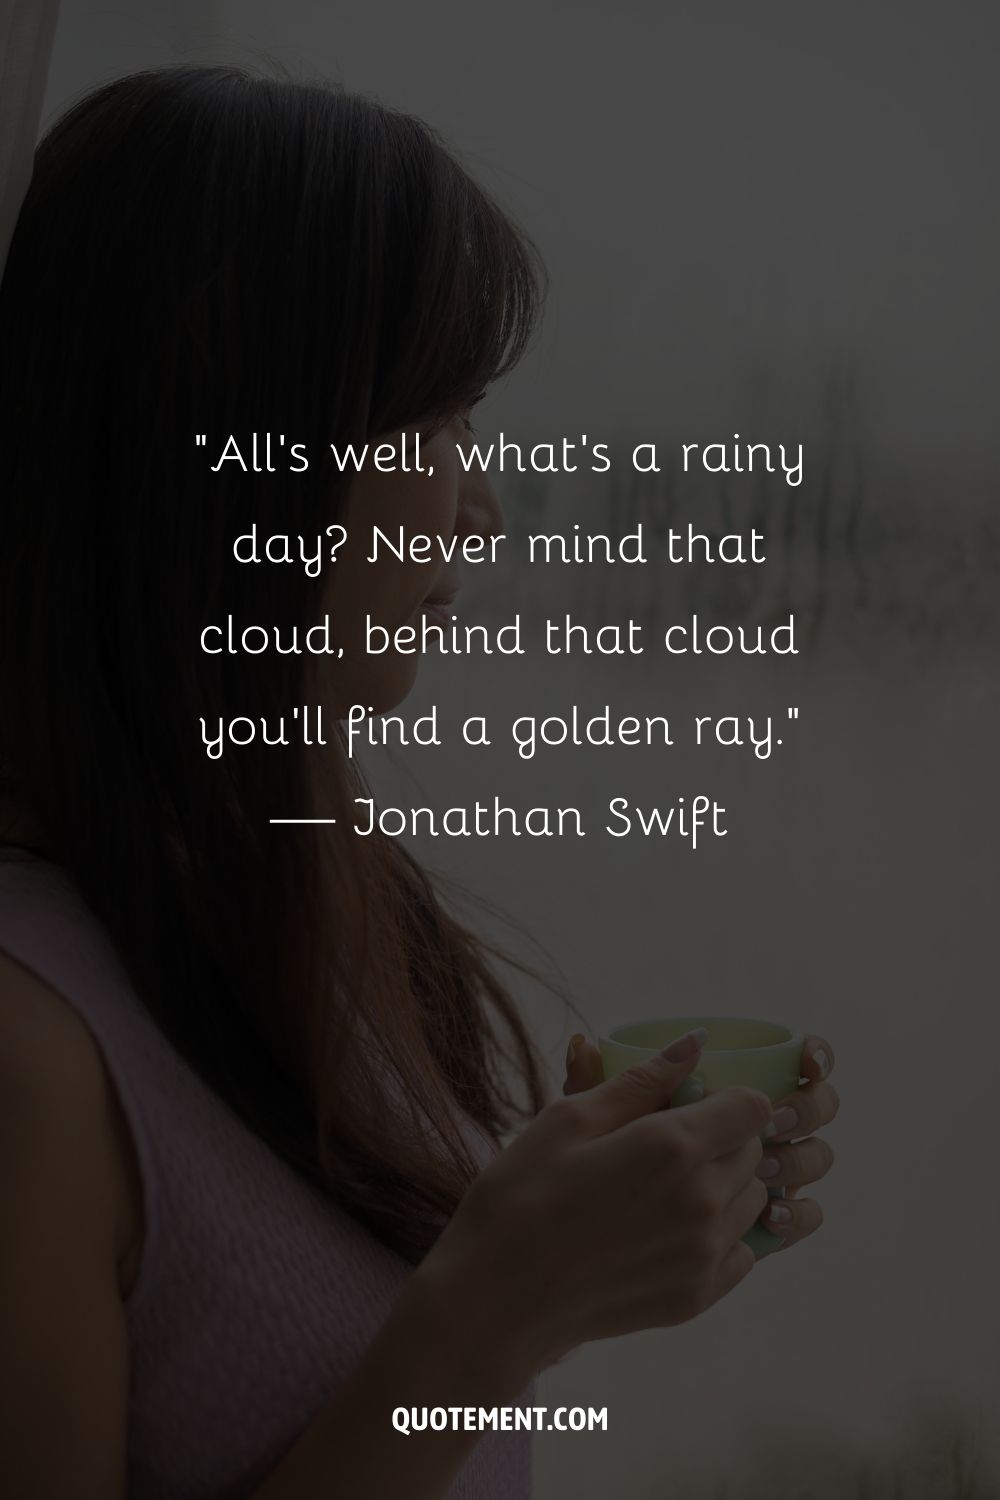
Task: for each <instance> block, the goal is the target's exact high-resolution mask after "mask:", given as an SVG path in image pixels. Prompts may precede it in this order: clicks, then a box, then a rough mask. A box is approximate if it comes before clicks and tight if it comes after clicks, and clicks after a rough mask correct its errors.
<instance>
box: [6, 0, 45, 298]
mask: <svg viewBox="0 0 1000 1500" xmlns="http://www.w3.org/2000/svg"><path fill="white" fill-rule="evenodd" d="M58 10H59V0H0V274H2V272H3V267H4V264H5V263H6V260H7V247H8V246H9V244H10V240H11V235H12V234H13V233H14V225H15V224H16V223H17V216H18V214H19V213H20V211H21V204H22V202H23V201H24V195H25V193H26V192H27V190H28V183H29V182H30V180H31V162H32V157H33V155H34V150H35V141H36V139H37V137H38V125H39V121H40V119H41V113H42V100H43V99H44V97H45V81H46V79H47V77H48V72H49V58H50V57H51V55H52V41H53V38H54V36H55V30H56V16H57V13H58Z"/></svg>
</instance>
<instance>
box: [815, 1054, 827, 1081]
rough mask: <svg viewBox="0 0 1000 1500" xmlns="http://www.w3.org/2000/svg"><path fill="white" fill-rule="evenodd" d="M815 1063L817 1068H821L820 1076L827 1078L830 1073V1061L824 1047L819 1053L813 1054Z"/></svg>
mask: <svg viewBox="0 0 1000 1500" xmlns="http://www.w3.org/2000/svg"><path fill="white" fill-rule="evenodd" d="M813 1061H814V1062H815V1064H816V1066H817V1068H819V1076H820V1077H821V1078H825V1077H826V1075H827V1073H829V1071H830V1059H829V1057H828V1056H827V1054H826V1053H825V1052H824V1050H823V1048H822V1047H820V1049H819V1051H818V1052H814V1053H813Z"/></svg>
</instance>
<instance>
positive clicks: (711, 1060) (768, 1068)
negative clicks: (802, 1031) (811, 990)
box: [599, 1016, 803, 1257]
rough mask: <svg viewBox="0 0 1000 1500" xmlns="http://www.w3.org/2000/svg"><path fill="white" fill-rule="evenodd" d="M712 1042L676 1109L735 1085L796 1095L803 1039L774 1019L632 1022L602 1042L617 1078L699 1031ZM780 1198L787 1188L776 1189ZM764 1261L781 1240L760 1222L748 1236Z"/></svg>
mask: <svg viewBox="0 0 1000 1500" xmlns="http://www.w3.org/2000/svg"><path fill="white" fill-rule="evenodd" d="M699 1026H701V1027H704V1029H705V1030H706V1031H707V1032H708V1040H707V1041H706V1042H705V1045H704V1047H703V1048H702V1054H701V1057H700V1058H699V1060H698V1066H697V1067H696V1068H695V1070H694V1072H693V1073H691V1074H690V1075H689V1076H688V1078H686V1079H685V1080H684V1082H683V1084H682V1085H681V1087H680V1088H679V1089H678V1090H677V1092H676V1093H675V1094H674V1097H673V1099H672V1101H671V1108H676V1107H677V1106H678V1105H684V1104H693V1103H695V1102H696V1101H697V1100H698V1099H700V1098H702V1097H703V1095H704V1093H705V1091H706V1090H708V1089H713V1090H714V1089H724V1088H729V1087H730V1086H731V1085H733V1084H741V1085H743V1086H746V1087H749V1088H753V1089H759V1090H760V1092H761V1093H762V1094H766V1095H767V1097H768V1098H769V1099H770V1100H771V1101H772V1103H774V1102H776V1101H777V1100H778V1099H783V1098H784V1097H785V1096H786V1095H787V1094H793V1093H794V1092H795V1090H796V1089H797V1088H798V1086H799V1082H800V1080H801V1067H802V1047H803V1037H802V1036H801V1035H799V1034H798V1033H796V1032H793V1031H792V1030H791V1029H790V1028H789V1027H788V1026H781V1025H778V1024H777V1023H776V1022H774V1021H751V1020H744V1019H741V1018H739V1017H734V1016H681V1017H680V1018H678V1019H676V1020H675V1019H673V1018H670V1019H657V1020H650V1021H630V1022H629V1024H628V1025H627V1026H616V1027H615V1028H614V1029H613V1030H612V1031H609V1032H608V1033H607V1034H606V1035H605V1036H602V1037H600V1038H599V1044H600V1049H601V1057H602V1059H603V1062H604V1076H605V1078H614V1077H615V1075H616V1074H617V1073H623V1072H624V1071H625V1069H626V1068H630V1067H632V1066H633V1064H634V1063H639V1062H645V1060H646V1059H647V1058H650V1057H655V1056H656V1054H657V1053H658V1052H662V1051H663V1049H664V1047H669V1046H670V1043H671V1042H675V1041H677V1039H678V1037H682V1036H684V1035H685V1034H686V1033H687V1032H689V1031H694V1030H695V1029H696V1028H697V1027H699ZM770 1196H771V1197H772V1198H780V1197H781V1196H782V1189H781V1188H777V1189H774V1190H772V1191H771V1193H770ZM744 1239H745V1242H746V1244H748V1245H749V1246H750V1248H751V1249H752V1250H753V1252H754V1254H755V1255H756V1256H758V1257H760V1256H763V1255H768V1254H769V1253H770V1252H771V1251H772V1250H777V1248H778V1246H779V1245H780V1244H781V1239H780V1238H779V1237H778V1236H777V1235H774V1234H772V1233H771V1231H770V1230H769V1229H765V1228H764V1226H763V1225H762V1224H755V1225H754V1226H753V1228H752V1229H751V1230H750V1231H749V1233H748V1234H746V1235H745V1236H744Z"/></svg>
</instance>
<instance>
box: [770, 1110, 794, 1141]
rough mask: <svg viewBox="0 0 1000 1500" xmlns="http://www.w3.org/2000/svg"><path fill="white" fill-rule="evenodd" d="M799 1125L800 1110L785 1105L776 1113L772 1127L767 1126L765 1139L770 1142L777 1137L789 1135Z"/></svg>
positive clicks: (772, 1119)
mask: <svg viewBox="0 0 1000 1500" xmlns="http://www.w3.org/2000/svg"><path fill="white" fill-rule="evenodd" d="M798 1123H799V1112H798V1110H796V1109H792V1107H791V1105H788V1104H785V1105H783V1106H782V1108H781V1109H779V1110H776V1111H775V1113H774V1115H773V1116H772V1118H771V1123H770V1125H765V1127H764V1139H765V1140H768V1141H770V1140H772V1139H773V1138H774V1136H776V1135H787V1134H788V1132H789V1131H790V1130H794V1129H795V1127H796V1125H797V1124H798Z"/></svg>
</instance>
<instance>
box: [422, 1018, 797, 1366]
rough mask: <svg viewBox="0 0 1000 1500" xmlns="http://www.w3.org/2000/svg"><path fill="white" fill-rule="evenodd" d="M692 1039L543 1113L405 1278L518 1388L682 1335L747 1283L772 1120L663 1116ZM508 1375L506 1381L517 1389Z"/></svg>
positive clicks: (691, 1110) (759, 1106)
mask: <svg viewBox="0 0 1000 1500" xmlns="http://www.w3.org/2000/svg"><path fill="white" fill-rule="evenodd" d="M700 1045H701V1042H700V1039H699V1038H698V1037H697V1036H687V1037H683V1038H681V1039H680V1040H679V1041H677V1042H675V1043H674V1044H673V1045H672V1046H671V1047H670V1048H668V1049H667V1051H666V1052H664V1053H660V1054H659V1055H658V1056H656V1057H654V1058H651V1059H650V1060H649V1061H647V1062H644V1063H642V1064H639V1065H637V1066H636V1067H633V1068H630V1069H628V1070H627V1071H626V1072H624V1073H622V1074H620V1075H619V1076H618V1077H617V1078H614V1079H611V1080H609V1081H607V1082H600V1083H595V1084H594V1086H593V1087H590V1088H587V1089H585V1090H581V1091H577V1092H574V1093H573V1094H571V1095H568V1096H567V1097H565V1098H563V1099H560V1100H557V1101H556V1102H555V1103H553V1104H550V1105H549V1106H548V1107H547V1108H546V1109H544V1110H543V1111H542V1112H541V1114H540V1115H538V1117H537V1118H536V1119H535V1120H534V1121H533V1122H532V1124H531V1125H529V1126H528V1128H527V1129H526V1130H524V1131H523V1132H522V1134H521V1135H520V1136H518V1137H517V1139H516V1140H514V1141H513V1143H512V1144H511V1145H510V1146H508V1147H507V1148H506V1149H505V1150H504V1151H502V1152H501V1153H500V1155H499V1156H498V1157H497V1158H496V1159H495V1160H494V1161H493V1162H492V1163H491V1164H490V1165H489V1166H488V1167H487V1168H486V1169H485V1170H484V1171H483V1172H482V1174H481V1175H480V1176H479V1178H478V1179H477V1180H476V1181H475V1182H474V1184H473V1185H472V1187H471V1188H470V1190H469V1192H468V1193H467V1194H466V1196H465V1198H464V1199H463V1201H462V1203H461V1205H460V1206H459V1209H458V1211H457V1213H456V1214H455V1215H454V1216H453V1218H452V1220H451V1222H450V1223H449V1225H448V1226H447V1228H446V1229H445V1230H444V1232H443V1234H442V1236H441V1238H440V1239H439V1240H438V1242H437V1244H436V1245H435V1247H434V1248H433V1249H432V1250H431V1252H430V1253H429V1255H428V1256H427V1258H426V1259H425V1261H424V1262H423V1264H422V1266H421V1267H420V1270H419V1271H418V1272H417V1277H418V1278H419V1279H420V1280H421V1281H422V1282H423V1284H424V1285H425V1286H429V1287H431V1288H432V1289H436V1291H437V1293H438V1294H439V1296H440V1295H444V1294H445V1292H447V1295H448V1297H449V1300H450V1301H451V1303H452V1305H462V1306H463V1307H466V1308H477V1309H479V1311H477V1312H470V1314H469V1316H470V1317H474V1318H475V1317H480V1318H482V1320H483V1325H482V1335H481V1341H482V1342H483V1343H486V1342H487V1341H488V1342H489V1344H490V1346H491V1351H492V1357H493V1358H494V1359H500V1360H506V1361H507V1365H508V1369H509V1371H510V1372H511V1378H512V1380H514V1381H515V1389H516V1388H517V1385H516V1379H517V1378H520V1379H521V1380H527V1378H528V1377H529V1376H530V1375H531V1374H533V1373H534V1372H535V1371H536V1370H537V1369H540V1368H542V1367H543V1366H544V1365H546V1364H549V1363H551V1362H552V1360H554V1359H556V1358H558V1357H559V1356H560V1355H562V1354H564V1353H565V1352H566V1351H567V1350H569V1349H571V1348H573V1347H575V1346H576V1345H577V1344H581V1343H584V1342H587V1341H589V1340H591V1339H599V1338H608V1337H612V1336H614V1335H617V1334H624V1333H630V1332H633V1331H635V1330H638V1329H642V1328H653V1327H666V1326H669V1325H672V1324H677V1323H683V1322H686V1321H687V1320H688V1319H690V1318H693V1317H695V1316H696V1315H697V1314H698V1313H700V1312H703V1311H704V1310H705V1309H706V1308H707V1307H710V1306H711V1305H712V1303H714V1302H717V1301H718V1300H719V1299H720V1298H721V1297H724V1296H725V1295H726V1293H727V1292H729V1291H731V1290H732V1289H733V1287H735V1286H736V1285H737V1283H738V1282H740V1281H742V1280H743V1278H744V1277H745V1276H746V1275H747V1274H748V1272H749V1271H750V1270H751V1269H752V1267H753V1264H754V1258H753V1254H752V1252H751V1251H750V1250H749V1249H748V1248H747V1246H746V1245H744V1244H743V1243H742V1237H743V1235H744V1234H745V1233H746V1231H747V1230H748V1229H749V1228H750V1226H751V1225H752V1224H753V1223H754V1222H755V1220H756V1219H757V1218H758V1217H759V1216H760V1214H761V1212H762V1210H763V1209H764V1207H765V1205H766V1202H767V1189H766V1187H765V1185H764V1183H763V1182H762V1181H761V1179H760V1178H759V1177H758V1176H757V1168H758V1166H759V1165H760V1161H761V1157H762V1154H763V1147H762V1145H761V1135H762V1133H763V1131H764V1129H765V1127H766V1126H767V1125H768V1123H769V1121H770V1119H771V1113H772V1111H771V1105H770V1103H769V1102H768V1100H767V1099H766V1098H765V1096H764V1095H763V1094H761V1093H758V1092H757V1091H756V1090H754V1089H747V1088H731V1089H723V1090H720V1091H719V1092H717V1093H715V1094H713V1095H712V1096H711V1097H710V1098H706V1099H704V1100H701V1101H699V1102H698V1103H696V1104H692V1105H689V1106H688V1107H687V1108H685V1109H683V1110H674V1111H671V1110H670V1109H668V1108H667V1106H668V1105H669V1103H670V1099H671V1097H672V1095H673V1093H674V1091H675V1090H676V1089H677V1088H678V1087H679V1085H680V1084H681V1083H682V1082H683V1080H684V1079H685V1078H686V1077H687V1076H688V1074H689V1073H690V1072H691V1071H692V1069H693V1068H694V1067H695V1065H696V1063H697V1060H698V1057H699V1056H700ZM515 1372H516V1374H515Z"/></svg>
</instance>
